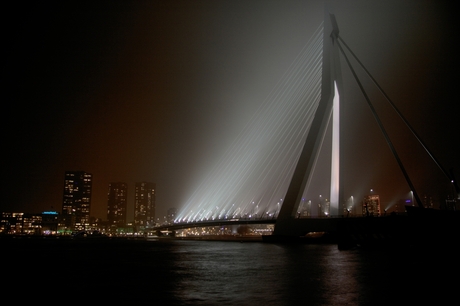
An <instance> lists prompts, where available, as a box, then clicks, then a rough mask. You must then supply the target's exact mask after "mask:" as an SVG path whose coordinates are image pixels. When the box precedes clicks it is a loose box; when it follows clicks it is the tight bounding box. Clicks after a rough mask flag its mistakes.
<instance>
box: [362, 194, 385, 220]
mask: <svg viewBox="0 0 460 306" xmlns="http://www.w3.org/2000/svg"><path fill="white" fill-rule="evenodd" d="M380 213H381V210H380V197H379V196H378V195H369V196H367V197H365V198H364V201H363V215H364V216H376V217H377V216H380Z"/></svg>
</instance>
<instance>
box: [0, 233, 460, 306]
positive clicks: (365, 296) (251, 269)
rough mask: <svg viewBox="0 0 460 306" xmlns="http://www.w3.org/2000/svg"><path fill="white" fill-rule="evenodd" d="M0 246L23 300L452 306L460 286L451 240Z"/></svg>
mask: <svg viewBox="0 0 460 306" xmlns="http://www.w3.org/2000/svg"><path fill="white" fill-rule="evenodd" d="M0 246H1V247H2V254H3V255H2V257H3V258H2V264H3V267H4V268H3V271H4V272H3V277H2V291H3V292H4V293H9V294H14V296H15V301H16V302H18V303H19V304H21V301H22V302H27V301H39V300H43V301H46V302H47V303H48V302H56V303H61V302H66V303H74V304H75V305H78V304H82V305H83V304H88V303H89V302H91V305H92V304H100V303H104V305H108V304H112V305H264V306H268V305H393V304H400V303H410V304H411V305H414V304H419V303H424V304H427V303H428V304H430V303H433V304H436V305H455V304H456V302H457V301H453V299H454V298H455V299H456V296H457V295H456V290H457V291H458V290H459V289H460V286H459V274H458V272H459V269H458V266H457V262H458V260H457V259H456V258H457V257H458V251H456V248H455V247H449V248H446V249H443V250H442V251H441V250H439V249H437V250H435V249H429V248H426V249H423V248H421V247H417V248H415V247H410V246H408V247H403V248H401V247H400V248H391V249H362V248H356V249H351V250H339V249H338V248H337V246H336V245H334V244H319V245H305V244H301V245H283V244H270V243H263V242H234V241H232V242H221V241H184V240H164V239H161V240H159V241H148V242H147V241H112V242H111V241H91V242H89V241H88V242H82V241H80V242H77V241H65V242H64V241H61V242H58V241H53V242H49V241H48V242H46V241H39V240H37V241H34V242H21V243H18V242H14V243H13V242H11V241H10V242H2V243H1V245H0ZM452 277H453V278H452ZM4 296H5V295H4Z"/></svg>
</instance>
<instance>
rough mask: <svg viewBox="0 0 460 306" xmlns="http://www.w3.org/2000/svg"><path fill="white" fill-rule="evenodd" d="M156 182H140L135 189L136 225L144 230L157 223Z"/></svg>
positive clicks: (138, 228)
mask: <svg viewBox="0 0 460 306" xmlns="http://www.w3.org/2000/svg"><path fill="white" fill-rule="evenodd" d="M155 187H156V186H155V183H151V182H138V183H136V184H135V190H134V225H135V226H136V229H137V230H138V231H139V230H141V231H142V230H144V229H147V228H150V227H153V226H154V225H155Z"/></svg>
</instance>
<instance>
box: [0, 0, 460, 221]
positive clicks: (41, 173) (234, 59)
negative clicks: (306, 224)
mask: <svg viewBox="0 0 460 306" xmlns="http://www.w3.org/2000/svg"><path fill="white" fill-rule="evenodd" d="M328 3H329V4H330V5H329V7H330V9H331V11H332V12H333V13H335V15H336V18H337V22H338V24H339V28H340V31H341V32H340V34H341V36H342V37H343V39H344V40H345V41H346V42H347V44H348V45H349V46H350V47H351V48H353V50H354V52H355V53H356V54H357V55H358V56H359V57H360V59H361V61H362V62H363V63H364V64H365V65H366V66H367V68H368V69H369V70H370V71H371V73H373V75H374V77H376V78H377V80H378V81H379V83H380V85H381V86H382V87H383V88H384V89H385V90H386V91H387V94H388V95H389V96H390V97H391V98H392V100H393V102H394V103H395V104H396V105H397V106H398V107H399V109H400V110H401V112H402V113H403V114H404V115H405V116H406V118H407V119H408V120H409V122H410V123H411V124H412V126H413V127H414V128H415V129H416V130H417V132H418V133H419V135H420V136H421V137H422V138H423V139H424V141H425V142H426V144H427V145H428V147H429V148H430V149H431V150H432V151H433V153H434V155H435V156H436V157H437V158H438V159H439V160H440V162H441V163H442V164H443V165H444V166H445V167H446V168H447V169H449V168H451V167H453V168H454V171H456V172H455V173H456V176H457V177H459V179H460V161H459V159H460V158H459V156H460V149H459V134H460V133H459V131H460V129H459V124H458V121H459V101H458V94H457V93H456V87H458V85H457V84H458V73H457V72H456V69H457V67H456V65H457V63H458V60H457V59H456V58H455V57H454V53H456V50H458V49H457V48H456V47H455V43H456V37H457V35H458V31H457V22H456V21H455V20H454V14H455V12H456V10H454V7H453V5H450V4H448V3H449V1H415V0H413V1H412V0H408V1H394V0H391V1H364V0H363V1H353V0H352V1H330V2H328ZM324 8H325V2H324V1H294V0H282V1H281V0H278V1H271V0H245V1H238V0H237V1H234V0H232V1H223V0H222V1H212V0H209V1H205V0H197V1H176V0H164V1H163V0H158V1H155V0H152V1H63V2H62V3H59V4H57V3H55V2H54V1H50V2H47V1H37V2H21V1H17V2H14V3H11V7H10V8H9V9H8V10H4V13H3V14H4V18H3V19H4V20H5V23H4V26H3V33H4V35H3V41H4V43H3V46H4V49H6V54H5V55H4V65H3V67H4V68H3V75H4V77H3V79H4V85H3V88H4V92H6V97H5V98H3V99H2V100H3V103H2V116H3V120H2V126H3V128H2V130H3V133H4V135H5V137H4V140H3V144H4V145H3V150H2V151H3V152H2V153H3V154H2V163H3V169H4V171H3V175H2V185H1V186H2V190H3V193H2V194H3V196H2V199H1V202H0V211H24V212H40V211H43V210H48V209H50V208H51V207H54V209H56V210H58V211H60V209H61V202H62V188H63V179H64V172H65V171H66V170H83V171H87V172H90V173H92V174H93V175H94V185H93V203H92V205H93V208H92V215H93V216H95V217H100V218H103V219H105V218H106V215H105V214H106V201H107V186H108V183H109V182H116V181H124V182H126V183H128V184H129V188H130V189H129V190H128V196H129V203H130V205H132V202H133V197H134V195H133V190H134V183H135V182H137V181H152V182H155V183H156V184H157V216H160V217H161V216H163V215H164V214H165V213H166V210H167V209H168V208H170V207H177V208H180V207H181V203H183V202H184V201H185V199H186V198H187V197H188V196H189V194H190V193H191V192H192V191H193V186H194V184H195V183H196V181H197V180H198V178H199V177H200V176H201V175H205V174H206V171H207V169H208V168H209V166H210V165H212V163H213V161H215V160H217V158H218V156H219V154H221V153H222V150H223V148H224V147H225V146H224V145H225V144H226V143H228V142H229V141H231V140H232V137H234V135H236V134H237V133H238V132H239V130H238V127H239V126H241V125H239V124H238V123H239V122H241V123H243V122H244V120H247V119H248V118H250V117H251V116H252V115H253V112H254V111H255V110H256V109H257V106H258V105H259V104H260V103H261V102H262V101H263V99H264V98H265V97H266V96H267V95H268V93H269V91H270V89H271V88H272V87H273V86H274V84H276V82H277V81H278V80H279V79H280V77H281V75H282V74H283V73H284V72H285V71H286V70H287V68H288V66H289V65H290V64H291V62H293V60H294V58H295V56H296V55H297V54H298V53H299V52H300V50H301V48H302V47H303V46H304V45H305V44H306V42H307V41H308V39H309V38H310V36H309V35H311V34H312V33H313V31H314V30H315V29H316V28H317V27H318V26H319V24H320V23H321V21H322V20H323V17H324ZM455 56H457V55H456V54H455ZM344 69H345V68H344ZM344 79H345V84H351V85H350V86H349V87H347V89H346V90H345V93H344V96H345V97H346V98H347V99H349V105H353V107H354V106H356V107H357V108H356V109H357V110H353V111H351V110H350V109H351V108H350V109H348V108H347V110H346V111H345V113H344V116H345V118H346V119H344V124H345V125H346V126H347V128H348V129H347V131H348V132H346V133H345V134H346V135H348V134H351V135H352V136H349V137H350V138H349V139H350V140H347V141H345V142H346V145H345V146H346V148H347V150H348V152H349V153H348V154H349V155H350V156H352V157H353V158H354V159H353V160H350V162H347V166H346V167H347V170H346V171H347V172H349V173H351V174H352V176H351V178H350V180H353V181H360V180H362V181H363V184H369V185H370V186H373V184H377V180H376V178H375V177H386V178H390V181H391V182H392V184H398V185H401V184H402V185H404V184H405V183H404V180H401V179H399V178H395V176H394V175H400V171H399V170H398V168H397V166H395V164H394V159H393V158H392V156H391V153H389V152H388V153H387V152H386V151H384V150H388V149H387V148H386V147H385V143H384V140H383V138H382V137H381V133H380V134H379V131H378V130H377V128H376V125H375V121H373V119H372V117H371V116H370V113H369V112H368V109H366V104H365V101H364V100H363V99H362V96H361V95H360V93H359V90H358V89H357V87H356V85H353V84H354V81H353V80H352V78H351V75H350V74H349V73H348V72H344ZM369 84H370V83H369ZM382 110H383V108H382ZM383 118H386V117H385V116H383ZM387 119H388V121H387V122H388V130H389V132H392V133H394V135H395V136H394V137H395V139H399V140H400V143H404V145H401V147H403V146H404V147H405V149H404V150H402V149H401V151H403V154H401V155H402V156H401V157H404V158H406V159H408V160H409V161H410V162H412V164H411V163H409V165H408V168H409V169H410V170H411V173H413V174H414V175H415V176H416V177H418V178H423V180H421V182H420V186H421V188H425V187H424V186H432V184H431V183H432V182H440V181H442V176H441V178H439V177H438V176H436V175H432V173H431V172H425V166H426V165H428V164H429V163H430V162H429V161H427V160H425V159H418V154H419V153H416V152H418V151H420V150H419V148H417V145H416V144H415V143H413V142H411V141H410V140H409V136H406V134H404V133H403V132H402V131H401V130H402V129H401V127H400V126H399V125H397V124H396V120H394V119H391V118H389V117H388V118H387ZM359 133H360V134H359ZM375 139H381V140H375ZM371 155H372V156H373V157H370V156H371ZM365 160H368V161H369V162H370V163H369V165H367V166H363V164H364V161H365ZM415 160H417V162H415ZM358 166H363V167H364V169H362V168H357V167H358ZM427 167H428V166H427ZM429 167H431V166H429ZM430 169H431V168H430ZM393 170H394V172H395V173H397V174H392V173H393ZM390 172H391V173H390ZM371 174H372V175H371ZM417 183H419V182H418V181H417ZM382 186H384V185H382ZM386 187H387V188H386V191H385V192H387V193H388V194H391V191H392V189H393V188H394V187H393V185H391V184H388V185H386ZM374 188H375V187H374ZM404 188H407V187H406V186H404V187H403V188H402V189H404ZM426 188H427V190H428V187H426ZM381 189H382V192H383V189H384V188H383V187H382V188H381ZM396 189H397V188H396ZM430 192H432V191H430ZM395 196H399V195H395ZM130 209H132V207H131V208H130ZM130 214H132V212H130Z"/></svg>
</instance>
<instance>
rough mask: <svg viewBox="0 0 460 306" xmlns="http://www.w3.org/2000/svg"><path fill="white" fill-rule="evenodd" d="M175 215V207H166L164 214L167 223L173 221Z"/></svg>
mask: <svg viewBox="0 0 460 306" xmlns="http://www.w3.org/2000/svg"><path fill="white" fill-rule="evenodd" d="M176 216H177V209H176V208H175V207H171V208H170V209H168V215H167V216H166V222H167V223H169V224H173V223H174V219H176Z"/></svg>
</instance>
